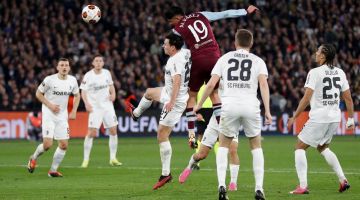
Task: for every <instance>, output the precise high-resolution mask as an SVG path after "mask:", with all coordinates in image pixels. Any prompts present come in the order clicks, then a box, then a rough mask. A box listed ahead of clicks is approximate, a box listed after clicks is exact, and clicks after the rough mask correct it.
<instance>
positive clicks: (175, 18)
mask: <svg viewBox="0 0 360 200" xmlns="http://www.w3.org/2000/svg"><path fill="white" fill-rule="evenodd" d="M184 15H185V13H184V11H183V10H182V8H180V7H177V6H172V7H170V9H169V10H167V11H166V12H165V19H166V20H167V21H168V23H169V24H170V25H171V26H175V25H176V24H177V23H179V21H180V20H181V19H182V18H183V17H184Z"/></svg>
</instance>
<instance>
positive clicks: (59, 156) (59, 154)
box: [50, 147, 66, 172]
mask: <svg viewBox="0 0 360 200" xmlns="http://www.w3.org/2000/svg"><path fill="white" fill-rule="evenodd" d="M65 153H66V150H62V149H60V148H59V147H57V148H56V151H55V153H54V157H53V162H52V164H51V168H50V171H52V172H56V171H57V169H58V167H59V165H60V163H61V161H62V160H63V159H64V156H65Z"/></svg>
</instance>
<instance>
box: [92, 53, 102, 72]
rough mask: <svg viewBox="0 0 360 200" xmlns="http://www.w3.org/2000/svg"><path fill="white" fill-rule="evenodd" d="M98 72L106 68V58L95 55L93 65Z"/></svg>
mask: <svg viewBox="0 0 360 200" xmlns="http://www.w3.org/2000/svg"><path fill="white" fill-rule="evenodd" d="M91 64H92V65H93V67H94V68H95V69H96V70H100V69H102V68H103V67H104V57H103V56H101V55H95V56H94V58H93V61H92V63H91Z"/></svg>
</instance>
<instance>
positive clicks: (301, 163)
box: [295, 149, 308, 188]
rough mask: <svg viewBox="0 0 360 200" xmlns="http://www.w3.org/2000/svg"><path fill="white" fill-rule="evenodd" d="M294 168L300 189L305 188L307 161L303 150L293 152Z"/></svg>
mask: <svg viewBox="0 0 360 200" xmlns="http://www.w3.org/2000/svg"><path fill="white" fill-rule="evenodd" d="M295 167H296V173H297V175H298V178H299V182H300V187H301V188H306V187H307V186H308V184H307V160H306V152H305V150H303V149H297V150H295Z"/></svg>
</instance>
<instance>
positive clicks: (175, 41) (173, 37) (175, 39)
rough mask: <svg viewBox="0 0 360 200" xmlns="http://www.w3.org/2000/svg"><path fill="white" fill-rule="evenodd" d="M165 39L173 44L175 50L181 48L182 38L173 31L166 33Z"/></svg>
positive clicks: (182, 44)
mask: <svg viewBox="0 0 360 200" xmlns="http://www.w3.org/2000/svg"><path fill="white" fill-rule="evenodd" d="M165 39H169V44H170V45H171V46H175V48H176V49H177V50H179V49H181V47H182V46H184V40H183V39H182V37H181V36H179V35H176V34H175V33H169V34H168V35H166V37H165Z"/></svg>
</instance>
